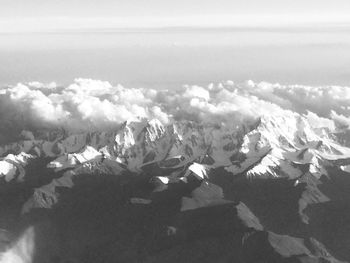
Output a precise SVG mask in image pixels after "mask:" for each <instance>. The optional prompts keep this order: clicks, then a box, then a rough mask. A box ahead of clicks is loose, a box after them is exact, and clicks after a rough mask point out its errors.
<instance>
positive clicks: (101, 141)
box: [0, 111, 350, 262]
mask: <svg viewBox="0 0 350 263" xmlns="http://www.w3.org/2000/svg"><path fill="white" fill-rule="evenodd" d="M282 113H283V114H271V115H270V116H267V115H263V116H261V117H259V118H257V119H256V120H254V121H250V122H247V123H245V124H240V125H237V124H236V123H234V124H230V123H222V125H221V126H219V125H216V124H215V125H214V124H212V123H211V122H195V121H184V120H182V121H174V122H172V123H170V124H168V125H163V124H162V123H161V122H160V121H159V120H157V119H151V120H147V119H139V120H134V121H127V122H125V123H123V124H122V125H120V127H119V128H117V129H115V130H114V131H108V132H81V133H77V134H76V133H67V132H65V131H64V130H54V131H49V132H46V133H45V132H38V131H33V132H31V131H23V133H22V134H23V140H21V141H19V142H15V143H11V144H8V145H2V146H1V147H0V154H1V156H2V159H1V160H0V178H3V181H4V182H5V184H8V183H18V184H21V183H24V184H25V183H28V182H30V181H31V178H30V176H29V175H27V174H26V167H27V166H28V165H29V164H30V163H31V162H32V161H33V160H36V159H45V160H48V161H47V169H48V170H49V171H50V172H51V173H52V174H53V177H52V180H51V181H50V182H48V183H45V184H38V185H36V186H35V187H34V189H33V190H32V195H31V196H30V197H29V199H27V200H26V201H25V203H24V204H23V206H22V214H23V215H26V214H28V213H30V212H33V211H34V209H35V208H45V209H50V208H53V207H55V205H56V204H58V203H59V202H60V197H61V194H62V191H61V190H62V189H73V188H74V187H75V186H76V182H77V180H78V179H79V178H80V177H81V176H89V175H93V176H96V175H101V176H105V175H108V176H115V177H118V176H125V175H129V176H132V177H136V178H137V177H139V178H145V177H146V178H147V182H148V181H149V182H150V183H151V184H156V185H157V187H156V188H155V189H154V190H153V191H152V193H148V194H144V196H143V195H141V196H130V198H129V202H130V203H131V204H132V205H146V206H147V205H152V204H153V202H154V201H155V200H157V199H153V197H152V196H154V195H155V196H157V193H161V192H164V191H165V192H166V191H168V189H173V187H175V186H173V185H178V184H184V185H189V186H188V187H190V185H191V184H192V183H193V182H197V183H195V184H196V187H195V188H193V189H192V190H191V191H190V192H189V193H188V194H187V195H181V196H180V200H181V205H180V211H182V212H186V211H191V210H196V209H202V208H210V207H216V206H223V205H224V206H225V205H230V204H231V205H233V206H235V207H236V208H237V209H238V213H239V215H240V217H241V218H242V220H243V221H244V222H245V223H246V224H247V225H246V226H247V227H250V228H253V229H255V230H254V231H267V233H268V234H267V239H266V240H268V244H270V245H271V246H272V247H273V248H274V250H275V251H277V252H278V254H279V255H281V256H283V257H296V256H300V255H303V256H305V257H310V258H313V260H314V261H312V262H318V261H316V260H318V259H320V258H323V259H325V258H327V257H326V256H324V255H323V254H322V253H326V254H327V253H328V252H324V251H327V250H326V249H325V248H324V247H323V245H322V244H321V243H319V241H317V240H315V241H312V240H314V239H311V237H310V236H307V235H305V234H302V237H303V238H294V237H290V236H288V235H283V233H279V234H276V233H274V232H272V231H270V232H269V229H265V228H264V226H262V225H261V223H260V222H259V219H257V218H256V217H255V216H254V214H253V213H252V212H251V211H250V210H249V208H248V207H246V206H245V205H244V204H243V203H240V204H239V205H237V201H239V200H235V199H234V198H227V197H226V195H227V192H225V191H226V190H225V191H224V190H223V189H226V186H225V187H224V186H223V185H220V184H219V183H214V182H212V178H213V177H212V176H211V174H212V172H213V171H220V169H222V170H221V171H222V172H223V173H225V174H226V175H225V176H226V177H227V178H230V179H232V180H235V179H236V178H246V179H247V180H271V181H273V180H278V179H283V180H287V181H290V182H292V185H293V187H295V189H297V188H298V187H299V186H300V185H302V186H303V190H302V192H301V194H300V196H299V200H298V204H297V206H298V216H299V218H300V224H304V225H307V224H308V223H309V219H310V218H309V215H308V214H307V213H305V211H306V210H307V207H308V206H309V205H310V204H320V203H324V202H327V201H329V200H330V198H329V197H328V196H327V195H326V194H325V193H323V192H322V191H321V190H320V187H319V186H320V185H321V184H322V183H323V180H324V179H325V178H328V177H329V174H328V171H329V169H339V170H342V171H345V172H347V171H348V167H347V165H348V163H347V160H350V149H349V148H347V147H345V146H342V145H340V144H339V143H338V142H337V139H336V137H335V136H334V135H333V133H332V132H333V131H331V130H329V128H327V127H324V128H322V127H318V128H315V127H312V126H311V125H310V123H309V120H308V118H307V117H306V116H304V115H300V114H298V113H293V112H291V111H283V112H282ZM339 160H340V161H339ZM186 187H187V186H186ZM186 187H185V188H186ZM298 189H299V188H298ZM298 191H299V190H298ZM227 196H229V194H228V195H227ZM275 198H276V202H278V196H276V197H275ZM238 203H239V202H238ZM281 234H282V235H281ZM292 234H295V233H292ZM254 235H255V234H254ZM259 235H260V234H259ZM248 238H249V235H248V236H246V237H245V239H248ZM304 239H305V240H308V241H307V244H308V245H305V244H304ZM264 240H265V239H264ZM264 242H265V241H264ZM310 242H311V243H312V242H313V243H312V244H313V245H310ZM315 244H317V245H315ZM316 247H317V248H316ZM319 250H322V251H323V252H317V253H319V254H317V253H316V252H315V251H319ZM327 255H328V254H327ZM320 260H321V259H320ZM327 260H330V262H337V261H336V260H335V259H334V258H332V257H331V256H329V258H327ZM310 262H311V261H310ZM320 262H321V261H320Z"/></svg>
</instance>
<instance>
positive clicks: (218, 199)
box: [181, 181, 231, 211]
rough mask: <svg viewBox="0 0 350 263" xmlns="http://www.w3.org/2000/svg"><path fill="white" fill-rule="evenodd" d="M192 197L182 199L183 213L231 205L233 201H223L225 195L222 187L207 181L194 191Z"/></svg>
mask: <svg viewBox="0 0 350 263" xmlns="http://www.w3.org/2000/svg"><path fill="white" fill-rule="evenodd" d="M191 196H192V197H191V198H188V197H182V204H181V211H186V210H191V209H197V208H200V207H206V206H214V205H220V204H226V203H231V201H229V200H225V199H223V198H224V193H223V191H222V189H221V187H219V186H217V185H215V184H212V183H210V182H206V181H203V182H202V183H201V185H200V186H199V187H198V188H196V189H194V190H193V191H192V193H191Z"/></svg>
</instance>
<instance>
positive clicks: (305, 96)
mask: <svg viewBox="0 0 350 263" xmlns="http://www.w3.org/2000/svg"><path fill="white" fill-rule="evenodd" d="M285 110H293V111H296V112H298V113H301V114H305V116H306V117H307V119H308V120H309V122H310V125H311V126H313V127H315V128H320V127H328V128H329V129H334V127H335V126H334V122H335V123H336V124H337V125H338V126H339V125H341V126H348V125H349V123H350V118H349V116H350V88H349V87H337V86H332V87H310V86H300V85H294V86H284V85H279V84H270V83H266V82H261V83H254V82H253V81H248V82H246V83H245V84H243V85H239V84H235V83H233V82H226V83H225V84H217V85H215V84H210V85H209V86H208V87H200V86H185V87H184V88H182V89H180V90H177V91H172V90H161V91H159V90H153V89H133V88H132V89H128V88H124V87H122V86H121V85H117V86H113V85H111V84H110V83H108V82H105V81H99V80H91V79H77V80H75V81H74V83H72V84H71V85H69V86H67V87H58V86H57V85H56V84H54V83H51V84H48V85H45V84H42V83H38V82H35V83H29V84H18V85H16V86H11V87H5V88H2V89H1V92H0V121H1V122H2V125H1V127H2V128H1V130H0V135H1V136H0V138H3V137H6V134H11V135H13V134H16V132H17V133H18V132H20V130H21V129H23V128H26V129H32V130H35V129H40V128H43V127H44V128H50V127H51V128H62V127H64V128H65V129H66V130H68V131H74V132H76V131H77V130H91V129H93V130H103V129H111V128H115V127H117V126H118V125H120V124H121V123H123V122H124V121H126V120H130V119H137V118H148V119H153V118H157V119H159V120H160V121H161V122H162V123H164V124H167V123H170V122H171V121H172V120H173V119H191V120H196V121H205V122H215V123H220V124H222V123H225V124H227V125H228V124H230V125H237V124H239V123H240V122H242V121H246V120H248V119H255V118H258V117H260V116H262V115H272V114H281V113H282V114H283V112H284V111H285ZM339 127H340V126H339ZM5 133H6V134H5ZM4 134H5V135H4Z"/></svg>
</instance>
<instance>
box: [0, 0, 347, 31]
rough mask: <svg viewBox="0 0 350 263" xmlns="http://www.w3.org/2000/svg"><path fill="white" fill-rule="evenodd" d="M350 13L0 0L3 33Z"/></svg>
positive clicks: (158, 2) (125, 1)
mask: <svg viewBox="0 0 350 263" xmlns="http://www.w3.org/2000/svg"><path fill="white" fill-rule="evenodd" d="M349 14H350V1H349V0H215V1H214V0H176V1H174V0H171V1H170V0H30V1H29V0H0V32H12V31H15V32H17V31H41V30H43V31H45V30H55V29H63V30H65V29H79V28H83V29H84V28H106V27H107V28H118V27H121V28H123V27H161V26H246V25H248V26H260V25H268V26H271V25H272V26H278V25H286V24H288V25H289V24H298V23H299V24H307V23H324V22H326V23H329V22H333V23H334V22H336V23H343V22H349V21H350V15H349ZM348 17H349V18H348Z"/></svg>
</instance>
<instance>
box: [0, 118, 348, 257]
mask: <svg viewBox="0 0 350 263" xmlns="http://www.w3.org/2000/svg"><path fill="white" fill-rule="evenodd" d="M0 154H1V156H2V159H1V161H0V180H1V182H0V188H1V189H0V190H1V191H0V251H1V252H0V253H1V254H0V258H1V262H5V263H7V262H16V263H17V262H34V263H41V262H53V263H56V262H62V263H63V262H84V263H86V262H269V263H271V262H345V261H350V205H349V204H350V192H349V191H348V189H349V187H350V178H349V174H348V171H349V170H350V169H349V166H348V165H349V164H350V149H349V148H347V147H344V146H341V145H340V144H339V143H338V140H337V137H336V136H335V135H334V134H332V133H331V132H330V131H329V130H328V129H327V128H312V127H311V126H310V125H309V123H308V120H307V119H306V118H305V117H304V116H302V115H299V114H294V113H291V112H290V113H288V114H287V113H285V114H284V115H283V116H278V115H274V116H263V117H261V118H259V119H258V120H257V121H254V122H248V123H246V124H244V125H240V126H237V125H227V124H226V125H223V126H217V125H211V124H209V123H207V124H206V123H198V122H191V121H179V122H174V123H172V124H170V125H168V126H164V125H162V124H161V123H160V122H159V121H158V120H145V119H142V120H139V121H134V122H126V123H124V125H122V126H121V127H120V128H119V129H116V130H115V132H88V133H87V132H84V133H79V134H67V133H66V132H65V131H61V130H58V131H52V130H51V131H47V132H45V131H35V132H30V131H23V132H22V139H21V140H20V141H18V142H15V143H12V144H8V145H3V146H2V147H1V148H0Z"/></svg>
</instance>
